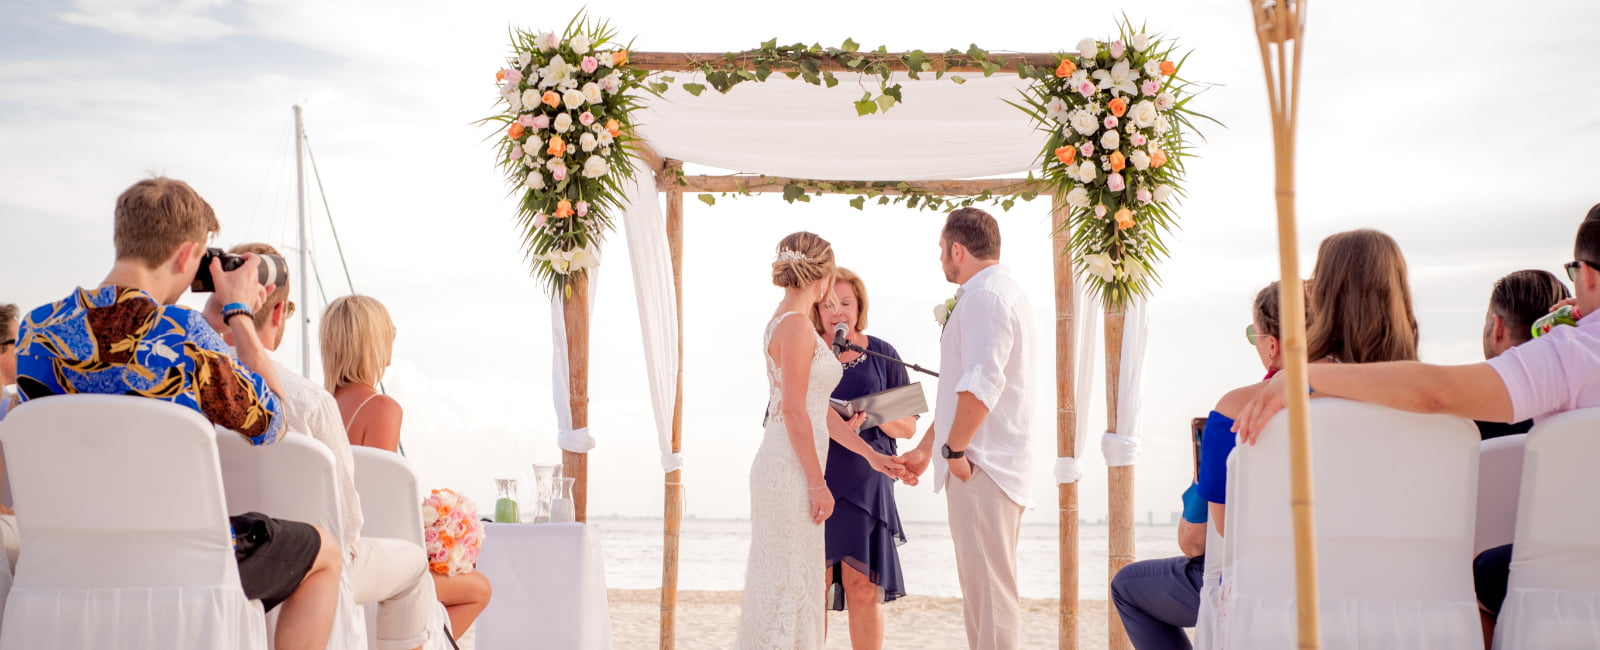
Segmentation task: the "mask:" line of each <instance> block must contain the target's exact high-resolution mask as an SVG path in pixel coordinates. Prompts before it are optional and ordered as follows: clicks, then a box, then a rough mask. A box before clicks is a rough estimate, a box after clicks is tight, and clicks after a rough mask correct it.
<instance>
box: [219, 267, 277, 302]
mask: <svg viewBox="0 0 1600 650" xmlns="http://www.w3.org/2000/svg"><path fill="white" fill-rule="evenodd" d="M244 258H245V259H244V264H241V265H239V268H236V269H234V270H232V271H223V270H222V260H220V259H212V260H211V278H212V282H214V283H215V285H216V296H217V299H218V300H219V301H221V302H222V303H223V304H228V303H232V302H237V303H242V304H244V305H247V306H249V307H250V311H252V312H254V311H258V310H260V309H261V305H262V303H264V302H266V301H267V294H270V293H272V290H273V289H276V288H277V287H275V286H262V285H261V281H260V280H259V279H258V278H260V277H261V276H260V275H259V271H258V270H257V267H259V266H261V258H260V257H258V256H257V255H255V254H254V253H246V254H245V256H244Z"/></svg>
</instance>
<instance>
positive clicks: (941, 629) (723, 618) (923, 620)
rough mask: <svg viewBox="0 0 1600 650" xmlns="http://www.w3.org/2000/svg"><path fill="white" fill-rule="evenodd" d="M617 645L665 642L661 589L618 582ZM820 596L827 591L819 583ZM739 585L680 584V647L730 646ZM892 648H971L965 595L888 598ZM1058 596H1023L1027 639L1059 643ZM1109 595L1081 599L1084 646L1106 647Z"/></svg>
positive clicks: (838, 615)
mask: <svg viewBox="0 0 1600 650" xmlns="http://www.w3.org/2000/svg"><path fill="white" fill-rule="evenodd" d="M607 594H608V596H609V598H610V604H611V637H612V639H611V645H612V647H614V648H617V649H618V650H643V649H647V648H657V647H660V637H661V623H660V621H661V590H659V589H611V590H609V591H608V592H607ZM818 594H819V595H818V597H819V598H820V597H821V595H820V594H821V591H820V589H819V591H818ZM742 599H743V594H742V592H738V591H679V592H678V604H677V611H676V618H677V630H676V631H677V634H676V636H677V640H678V648H681V649H682V650H724V649H726V648H730V647H732V646H733V637H734V634H735V633H736V631H737V630H738V627H739V606H740V603H741V601H742ZM884 610H885V618H886V619H887V622H886V625H885V634H884V647H885V648H923V649H926V650H945V649H949V650H965V648H966V647H967V639H966V628H965V627H964V623H963V622H962V615H961V599H959V598H939V597H934V596H918V595H910V596H906V597H904V598H901V599H900V600H897V601H895V602H892V603H889V604H887V605H885V606H884ZM846 620H847V619H846V616H845V614H844V613H843V612H829V614H828V644H827V648H828V650H835V649H839V650H848V648H849V647H850V635H849V630H848V627H847V625H846ZM1058 620H1059V611H1058V601H1057V600H1056V599H1053V598H1048V599H1046V598H1024V599H1022V625H1023V647H1028V648H1053V647H1056V645H1057V643H1056V642H1057V635H1056V630H1057V625H1058V624H1057V621H1058ZM1105 636H1106V601H1103V600H1080V601H1078V647H1079V648H1081V649H1082V650H1101V649H1103V648H1105V647H1106V643H1105Z"/></svg>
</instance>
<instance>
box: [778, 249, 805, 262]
mask: <svg viewBox="0 0 1600 650" xmlns="http://www.w3.org/2000/svg"><path fill="white" fill-rule="evenodd" d="M809 259H811V258H809V257H806V254H805V253H802V252H800V251H797V250H793V249H789V248H785V249H783V250H781V251H778V260H777V261H779V262H804V261H806V260H809Z"/></svg>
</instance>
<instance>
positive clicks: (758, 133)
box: [552, 74, 1145, 482]
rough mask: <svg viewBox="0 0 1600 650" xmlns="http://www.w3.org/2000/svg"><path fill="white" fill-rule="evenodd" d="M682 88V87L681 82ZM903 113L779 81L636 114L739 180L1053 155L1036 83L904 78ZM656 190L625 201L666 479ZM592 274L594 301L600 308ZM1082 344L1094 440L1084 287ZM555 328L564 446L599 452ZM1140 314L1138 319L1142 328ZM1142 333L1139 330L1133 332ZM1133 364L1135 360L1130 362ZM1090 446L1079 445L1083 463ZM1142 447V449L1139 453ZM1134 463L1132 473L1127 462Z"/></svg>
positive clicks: (1133, 344)
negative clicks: (573, 398)
mask: <svg viewBox="0 0 1600 650" xmlns="http://www.w3.org/2000/svg"><path fill="white" fill-rule="evenodd" d="M679 77H680V80H682V79H683V78H684V77H685V75H679ZM897 81H898V82H899V83H901V84H903V95H904V97H905V102H904V103H901V104H896V105H895V106H894V107H893V108H891V109H890V110H888V111H887V112H883V113H879V114H874V115H868V116H858V115H856V112H855V107H854V105H853V102H854V101H855V100H857V99H860V98H861V94H862V92H863V85H865V86H866V87H868V88H871V89H872V90H873V91H874V92H876V84H877V82H876V80H874V79H871V78H862V79H861V82H860V83H857V82H856V80H855V79H853V78H851V76H850V75H848V74H840V84H839V85H838V86H836V87H834V88H822V87H819V86H813V85H811V84H808V83H805V82H802V81H796V80H790V79H785V78H782V77H781V76H780V75H774V78H772V79H769V80H768V81H766V82H761V83H745V84H741V85H739V86H738V87H736V88H734V89H733V90H732V91H730V92H729V93H728V94H726V95H724V94H721V93H718V92H716V91H714V90H709V89H708V90H706V91H705V92H704V93H702V94H701V95H700V96H698V97H696V96H693V95H690V94H689V93H687V92H684V91H683V90H681V89H680V88H678V87H674V88H673V89H671V90H669V91H668V92H667V93H665V95H664V96H663V97H660V98H655V97H648V98H646V100H645V107H644V108H643V109H642V110H641V111H639V113H638V114H637V116H638V123H639V124H640V126H639V127H638V132H639V135H640V136H641V137H642V138H643V139H644V140H645V141H647V142H648V143H649V144H650V147H651V148H652V149H654V151H655V152H656V153H657V154H658V155H659V156H660V157H662V158H664V159H673V160H679V161H682V162H685V163H689V164H695V165H703V166H707V167H714V168H719V169H726V170H734V171H737V172H739V173H746V174H754V175H764V176H777V177H790V178H800V179H816V180H856V181H915V180H950V179H971V178H983V177H991V176H1020V175H1022V174H1025V173H1027V172H1028V171H1030V170H1033V169H1035V168H1036V166H1037V164H1038V162H1039V154H1040V151H1041V149H1042V147H1043V144H1044V139H1043V134H1042V133H1040V132H1038V131H1036V130H1035V129H1034V125H1033V123H1032V122H1031V121H1030V120H1029V119H1028V118H1027V116H1025V115H1023V114H1022V112H1021V111H1019V110H1018V109H1017V108H1016V107H1015V106H1012V105H1011V104H1009V103H1007V102H1008V101H1020V100H1021V96H1020V91H1021V90H1022V89H1023V88H1025V87H1026V86H1027V83H1028V82H1026V81H1023V80H1019V79H1017V78H1016V77H1015V76H1014V75H996V76H994V77H987V78H985V77H983V76H981V75H978V74H973V75H969V76H968V78H967V80H966V81H965V83H961V84H957V83H955V82H953V81H951V80H950V79H949V77H948V76H947V77H946V78H945V79H941V80H936V79H934V78H933V75H931V74H928V75H923V76H922V79H921V80H912V79H909V78H907V77H905V76H904V75H903V74H901V75H897ZM658 190H659V188H658V187H657V186H656V181H655V179H654V178H653V177H652V175H651V174H650V172H649V170H646V169H640V170H639V173H638V182H637V183H636V184H633V185H631V186H630V189H629V191H628V193H627V196H626V197H625V205H624V214H623V215H622V216H623V219H622V221H623V227H624V229H625V231H626V233H627V239H628V253H629V257H630V259H631V262H632V267H633V278H634V287H635V291H636V292H637V295H636V298H637V302H638V308H639V324H640V330H641V333H642V336H643V338H644V351H645V364H646V366H647V372H646V376H647V377H648V379H649V384H650V392H651V406H652V407H653V409H654V413H655V422H656V430H657V438H658V440H659V442H660V446H661V465H662V469H663V471H667V472H670V471H672V470H675V469H678V468H680V467H681V466H682V463H683V458H682V456H681V455H679V454H673V453H672V450H671V435H672V431H671V426H672V408H673V403H674V401H675V397H676V396H675V394H674V391H675V390H676V377H677V364H678V359H677V336H678V332H677V318H678V316H677V305H676V301H675V291H674V286H673V280H672V265H671V257H670V253H669V250H668V246H667V239H666V232H665V225H664V220H663V216H662V215H663V210H662V206H661V199H660V196H659V193H658ZM594 273H595V272H594V271H593V270H591V271H590V292H589V296H590V299H591V301H592V300H593V297H594V295H595V293H596V292H595V287H594V278H595V275H594ZM1074 292H1075V293H1076V294H1077V296H1078V297H1077V302H1076V305H1077V309H1078V313H1079V314H1080V315H1081V316H1080V317H1079V318H1077V319H1076V323H1077V324H1078V332H1077V333H1076V336H1077V341H1078V350H1080V353H1079V354H1078V355H1077V369H1076V372H1077V374H1076V377H1078V386H1077V389H1076V390H1077V400H1078V404H1079V405H1080V408H1079V410H1078V431H1080V432H1082V431H1086V430H1087V425H1088V420H1087V414H1088V409H1086V408H1081V406H1082V405H1083V404H1085V403H1087V401H1088V399H1089V387H1090V386H1091V385H1092V384H1093V382H1092V381H1091V380H1090V378H1091V377H1092V376H1093V375H1092V374H1091V372H1092V370H1093V363H1092V358H1093V355H1092V354H1087V355H1086V354H1083V353H1082V351H1085V350H1090V349H1092V348H1091V347H1090V346H1092V345H1094V342H1095V340H1096V338H1097V336H1096V333H1097V329H1098V325H1097V323H1098V321H1099V320H1100V319H1099V317H1098V310H1096V309H1094V306H1095V304H1094V303H1093V302H1092V301H1091V299H1090V298H1089V297H1088V296H1087V294H1086V293H1085V292H1084V291H1083V287H1082V286H1081V284H1080V283H1077V282H1074ZM553 302H554V309H553V310H552V311H553V319H552V323H553V326H554V333H555V336H554V337H552V338H553V339H554V344H555V350H554V355H553V358H554V360H555V362H554V364H553V365H554V366H555V373H554V374H555V376H554V379H555V385H554V392H555V401H556V413H557V418H558V421H559V424H560V427H561V428H560V437H559V442H560V445H561V448H562V449H566V450H568V451H588V450H589V449H590V448H592V447H593V446H594V439H593V438H592V437H591V436H589V434H588V431H587V430H579V431H573V430H572V417H571V407H570V405H569V404H568V397H567V396H568V394H569V390H570V389H569V387H568V383H567V382H568V376H567V364H566V360H567V357H566V354H567V352H566V340H565V339H566V337H565V331H564V329H563V322H562V317H561V301H560V300H555V301H553ZM1135 313H1138V314H1140V315H1139V316H1137V317H1136V316H1135ZM1142 314H1143V310H1142V307H1130V311H1129V317H1128V323H1129V327H1128V328H1127V332H1126V334H1125V335H1124V336H1125V338H1124V356H1123V378H1122V394H1121V397H1122V400H1121V403H1119V406H1118V421H1119V423H1121V427H1120V428H1122V429H1123V431H1121V432H1118V437H1119V438H1127V439H1130V440H1131V439H1133V437H1134V436H1135V435H1136V432H1137V425H1138V418H1137V414H1136V411H1137V407H1138V403H1139V396H1138V393H1139V390H1138V384H1139V377H1140V375H1141V372H1140V370H1141V369H1142V367H1143V358H1142V355H1143V350H1144V339H1145V335H1144V332H1145V329H1144V327H1143V325H1142V323H1143V322H1144V321H1143V316H1142ZM1136 322H1137V323H1139V325H1138V326H1135V323H1136ZM1130 353H1132V354H1130ZM1084 438H1085V436H1082V435H1080V436H1078V439H1077V447H1078V449H1077V451H1075V454H1077V455H1079V456H1081V450H1082V447H1083V441H1084ZM1135 442H1136V441H1135ZM1116 446H1117V447H1118V450H1117V451H1115V452H1113V451H1109V447H1106V448H1107V449H1108V452H1107V459H1108V462H1112V461H1114V462H1115V463H1120V464H1128V463H1131V462H1132V457H1133V453H1134V451H1136V447H1137V446H1136V444H1132V445H1131V446H1132V447H1134V451H1127V450H1126V449H1124V448H1125V447H1128V446H1130V445H1129V444H1128V443H1122V442H1119V443H1117V444H1116ZM1124 461H1126V462H1124ZM1056 470H1057V471H1056V477H1057V480H1058V481H1062V482H1071V481H1075V480H1077V478H1078V477H1079V476H1081V472H1080V471H1079V468H1078V465H1077V461H1076V459H1070V458H1067V459H1060V460H1058V462H1057V468H1056Z"/></svg>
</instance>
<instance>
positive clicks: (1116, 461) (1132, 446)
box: [1100, 298, 1150, 467]
mask: <svg viewBox="0 0 1600 650" xmlns="http://www.w3.org/2000/svg"><path fill="white" fill-rule="evenodd" d="M1149 338H1150V310H1149V307H1148V305H1147V304H1146V303H1145V301H1144V300H1143V299H1142V298H1136V299H1134V300H1133V301H1131V302H1129V303H1128V306H1127V312H1126V314H1125V315H1124V316H1123V318H1122V368H1121V371H1120V372H1119V373H1118V377H1117V431H1114V432H1111V431H1108V432H1106V434H1105V435H1104V436H1102V437H1101V438H1100V453H1101V455H1103V456H1105V459H1106V466H1107V467H1123V466H1126V465H1132V464H1134V462H1135V461H1137V460H1138V459H1139V405H1140V404H1141V403H1142V402H1143V401H1144V350H1145V343H1146V342H1147V341H1148V340H1149Z"/></svg>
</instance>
